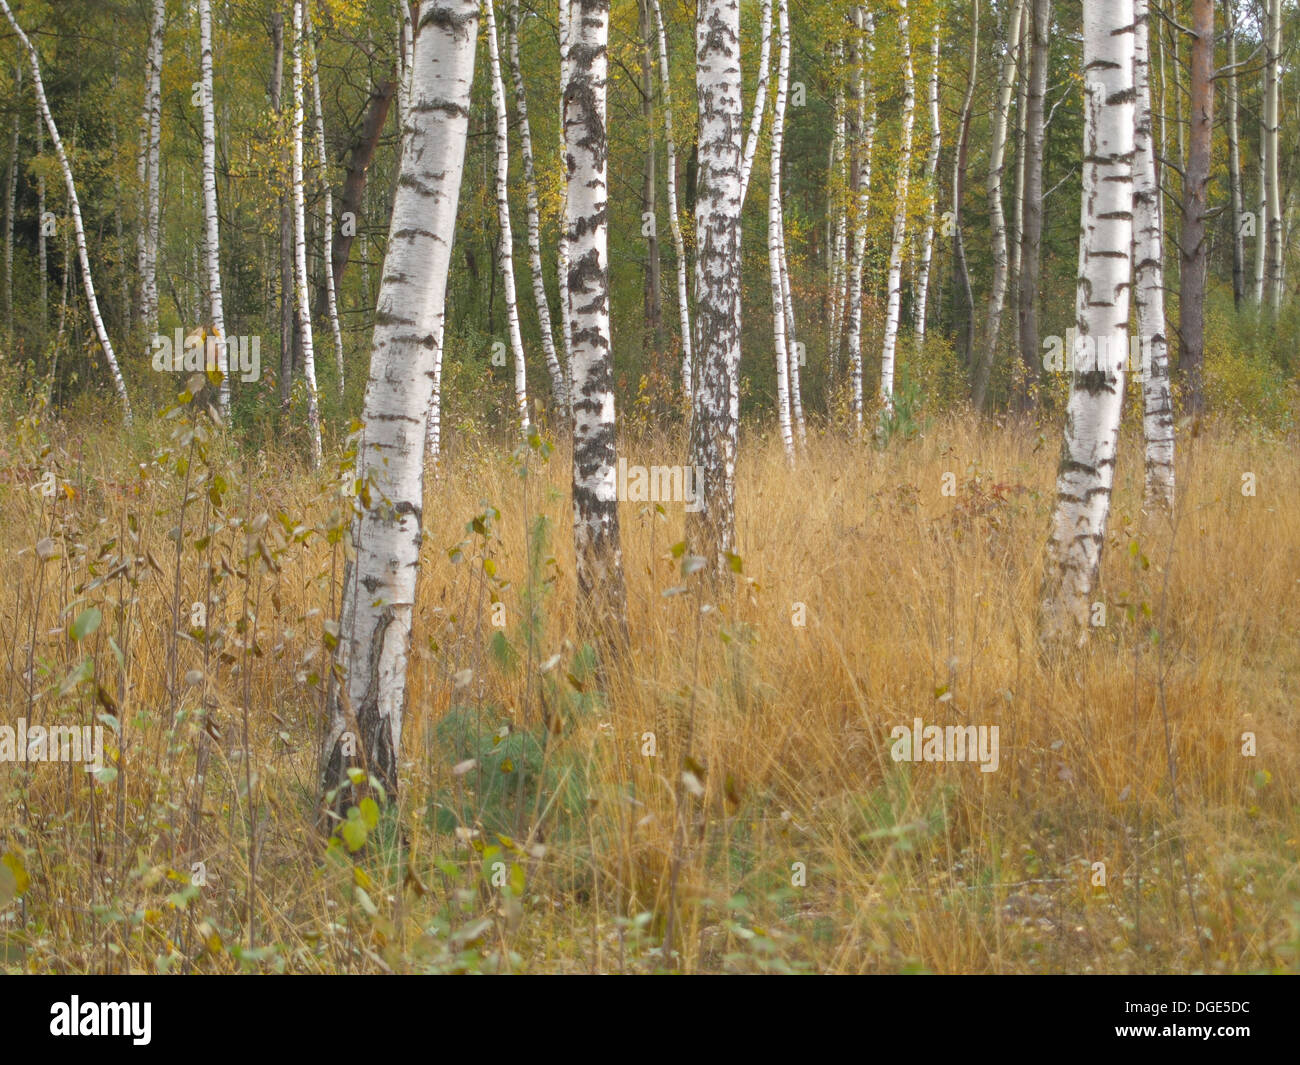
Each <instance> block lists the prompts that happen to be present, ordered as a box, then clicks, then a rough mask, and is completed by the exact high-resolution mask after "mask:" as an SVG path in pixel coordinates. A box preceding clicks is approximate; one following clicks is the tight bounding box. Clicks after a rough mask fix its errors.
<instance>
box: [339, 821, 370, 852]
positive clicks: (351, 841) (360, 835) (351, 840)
mask: <svg viewBox="0 0 1300 1065" xmlns="http://www.w3.org/2000/svg"><path fill="white" fill-rule="evenodd" d="M340 831H341V832H342V833H343V842H344V843H346V844H347V845H348V850H350V851H351V852H352V853H354V854H355V853H356V852H357V851H359V850H360V849H361V848H362V846H364V844H365V842H366V836H367V835H368V834H369V833H368V832H367V831H366V826H365V825H364V824H363V823H362V822H361V820H360V819H359V818H356V819H352V820H348V821H344V822H343V824H342V825H341V826H340Z"/></svg>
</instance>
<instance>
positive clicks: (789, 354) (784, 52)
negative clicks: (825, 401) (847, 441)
mask: <svg viewBox="0 0 1300 1065" xmlns="http://www.w3.org/2000/svg"><path fill="white" fill-rule="evenodd" d="M779 31H780V38H781V56H780V60H779V78H780V84H781V92H782V93H783V94H784V95H786V96H787V97H788V96H789V91H790V56H791V51H792V49H791V45H790V4H789V0H780V18H779ZM784 137H785V132H784V118H783V119H782V158H784ZM774 170H775V172H777V173H779V172H780V163H779V162H778V165H777V166H776V167H775V168H774ZM776 220H777V229H778V236H779V238H780V272H781V302H782V304H783V305H784V310H785V352H786V362H787V373H786V376H787V378H788V381H789V384H788V387H789V393H790V415H791V420H792V421H793V422H794V431H795V435H796V436H797V437H798V440H799V446H800V447H804V446H805V445H806V444H807V438H808V431H807V427H806V425H805V423H804V417H803V398H802V396H801V394H800V384H799V353H800V351H801V350H802V349H801V347H800V345H799V343H798V341H796V340H795V332H794V299H793V298H792V296H791V293H790V253H789V250H788V249H787V247H786V243H785V209H784V206H782V208H781V210H779V211H778V212H777V216H776Z"/></svg>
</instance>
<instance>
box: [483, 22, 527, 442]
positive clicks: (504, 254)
mask: <svg viewBox="0 0 1300 1065" xmlns="http://www.w3.org/2000/svg"><path fill="white" fill-rule="evenodd" d="M494 8H495V4H494V0H483V11H484V14H485V15H486V31H487V43H488V69H489V74H490V76H491V78H492V113H493V116H494V118H495V120H496V153H497V168H496V171H497V172H496V200H497V223H498V224H499V225H500V227H501V253H500V266H501V281H502V287H503V288H504V290H505V299H506V329H507V331H508V332H509V334H510V354H511V357H512V358H513V359H514V366H515V414H516V416H517V417H518V418H519V428H520V432H521V433H522V434H523V435H525V436H527V435H528V426H529V417H528V364H527V363H526V362H525V361H524V338H523V335H522V334H521V333H520V331H519V300H518V296H517V293H516V292H515V249H514V243H515V237H514V230H513V228H512V227H511V225H510V142H509V140H508V138H507V135H506V123H507V122H508V121H509V118H508V116H507V114H506V86H505V82H504V81H503V80H502V79H501V48H500V45H499V43H498V41H497V18H496V11H495V10H494Z"/></svg>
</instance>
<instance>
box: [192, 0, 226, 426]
mask: <svg viewBox="0 0 1300 1065" xmlns="http://www.w3.org/2000/svg"><path fill="white" fill-rule="evenodd" d="M199 96H200V101H199V102H200V110H201V112H202V116H203V234H204V236H203V256H204V262H203V265H204V269H205V271H206V272H207V281H208V299H209V307H210V312H209V316H210V317H211V319H212V321H211V326H212V332H213V334H214V335H215V336H216V337H217V345H216V356H217V365H216V368H217V369H218V370H219V371H221V386H220V388H219V389H218V390H217V404H218V407H219V408H220V410H221V415H222V417H226V416H227V415H228V414H229V413H230V366H229V359H228V350H227V347H226V339H227V338H226V310H225V304H224V302H223V301H222V296H221V237H220V234H219V232H218V225H217V125H216V116H215V113H214V112H215V108H214V107H213V100H212V6H211V3H210V0H199Z"/></svg>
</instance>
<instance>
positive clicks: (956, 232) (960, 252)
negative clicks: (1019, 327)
mask: <svg viewBox="0 0 1300 1065" xmlns="http://www.w3.org/2000/svg"><path fill="white" fill-rule="evenodd" d="M979 44H980V0H972V3H971V34H970V63H969V66H968V68H967V73H966V95H965V96H964V97H963V98H962V102H961V116H960V118H959V119H958V121H957V128H958V131H959V132H958V134H957V151H956V152H955V153H954V155H953V160H952V269H953V273H954V275H955V283H954V285H953V288H954V289H956V290H957V291H956V292H954V294H953V299H954V302H955V301H956V295H957V292H960V294H961V296H962V297H963V298H964V299H965V301H966V302H965V308H966V321H965V322H964V323H963V326H962V363H963V364H964V365H965V366H967V367H969V366H970V364H971V361H972V358H973V348H974V346H975V295H974V293H973V292H972V291H971V284H970V270H969V269H968V268H967V266H966V244H965V238H964V237H963V235H962V227H961V213H962V207H963V206H964V204H965V198H966V158H967V153H968V151H969V149H970V123H971V110H972V105H973V103H974V101H975V78H976V75H977V74H978V72H979Z"/></svg>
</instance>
